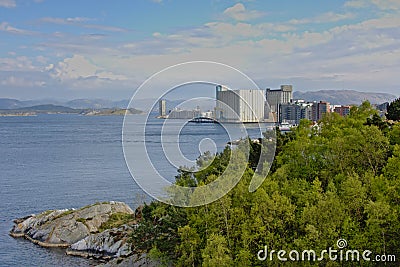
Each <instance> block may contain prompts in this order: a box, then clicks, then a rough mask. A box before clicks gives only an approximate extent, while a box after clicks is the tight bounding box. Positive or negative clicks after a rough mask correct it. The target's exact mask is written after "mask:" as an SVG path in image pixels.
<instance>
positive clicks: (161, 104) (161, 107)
mask: <svg viewBox="0 0 400 267" xmlns="http://www.w3.org/2000/svg"><path fill="white" fill-rule="evenodd" d="M158 111H159V114H160V117H165V116H166V115H167V103H166V101H165V99H160V100H159V101H158Z"/></svg>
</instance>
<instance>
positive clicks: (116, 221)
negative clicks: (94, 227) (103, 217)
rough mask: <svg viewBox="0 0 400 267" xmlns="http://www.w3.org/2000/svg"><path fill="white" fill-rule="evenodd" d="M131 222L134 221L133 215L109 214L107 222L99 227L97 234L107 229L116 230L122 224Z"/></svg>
mask: <svg viewBox="0 0 400 267" xmlns="http://www.w3.org/2000/svg"><path fill="white" fill-rule="evenodd" d="M133 221H134V216H133V214H128V213H123V212H117V213H114V214H111V216H110V218H109V219H108V221H106V222H105V223H103V224H102V225H101V226H100V227H99V232H103V231H104V230H107V229H112V228H117V227H120V226H121V225H123V224H127V223H131V222H133Z"/></svg>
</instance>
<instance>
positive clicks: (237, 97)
mask: <svg viewBox="0 0 400 267" xmlns="http://www.w3.org/2000/svg"><path fill="white" fill-rule="evenodd" d="M216 98H217V104H216V108H215V118H216V119H217V120H221V121H231V122H238V121H240V122H261V121H263V120H264V105H265V98H264V93H263V91H262V90H258V89H255V90H243V89H240V90H229V88H227V87H226V86H222V85H218V86H217V87H216Z"/></svg>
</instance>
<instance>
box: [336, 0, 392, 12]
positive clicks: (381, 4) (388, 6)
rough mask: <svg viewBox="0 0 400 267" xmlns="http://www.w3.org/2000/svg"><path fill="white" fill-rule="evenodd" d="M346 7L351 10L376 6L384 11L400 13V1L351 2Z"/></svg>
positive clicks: (346, 3)
mask: <svg viewBox="0 0 400 267" xmlns="http://www.w3.org/2000/svg"><path fill="white" fill-rule="evenodd" d="M344 6H345V7H349V8H355V9H357V8H366V7H370V6H375V7H377V8H378V9H380V10H383V11H390V10H391V11H399V10H400V1H398V0H350V1H347V2H345V4H344Z"/></svg>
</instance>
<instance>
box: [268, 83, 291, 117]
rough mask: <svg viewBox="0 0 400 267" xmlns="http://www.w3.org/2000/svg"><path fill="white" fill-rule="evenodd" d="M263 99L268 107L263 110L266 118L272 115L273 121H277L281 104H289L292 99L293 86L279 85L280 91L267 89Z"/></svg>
mask: <svg viewBox="0 0 400 267" xmlns="http://www.w3.org/2000/svg"><path fill="white" fill-rule="evenodd" d="M265 98H266V100H267V103H268V105H269V109H266V110H265V116H266V118H269V115H272V116H273V118H269V119H273V120H274V121H278V120H279V116H280V114H281V111H280V107H281V105H282V104H289V103H290V101H291V100H292V99H293V86H292V85H281V88H280V89H270V88H267V90H266V94H265Z"/></svg>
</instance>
